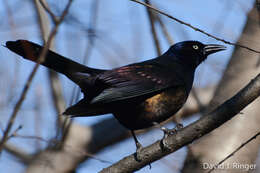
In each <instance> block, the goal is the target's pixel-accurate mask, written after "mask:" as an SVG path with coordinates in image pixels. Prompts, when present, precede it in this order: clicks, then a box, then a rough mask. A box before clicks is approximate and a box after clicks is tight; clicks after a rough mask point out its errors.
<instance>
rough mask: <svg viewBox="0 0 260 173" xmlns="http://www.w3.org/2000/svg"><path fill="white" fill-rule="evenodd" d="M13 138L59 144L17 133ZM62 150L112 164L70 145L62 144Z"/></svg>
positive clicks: (57, 141) (54, 140) (56, 141)
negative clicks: (68, 150)
mask: <svg viewBox="0 0 260 173" xmlns="http://www.w3.org/2000/svg"><path fill="white" fill-rule="evenodd" d="M13 137H17V138H22V139H33V140H39V141H41V142H44V143H47V144H53V145H57V144H59V143H61V141H59V140H56V139H53V140H47V139H44V138H43V137H40V136H31V135H19V134H17V133H16V134H14V136H13ZM63 148H65V149H70V150H71V149H72V150H71V151H73V152H77V153H80V154H82V155H84V156H87V157H90V158H92V159H95V160H98V161H100V162H103V163H109V164H112V162H110V161H107V160H104V159H100V158H98V157H96V156H95V155H93V154H90V153H87V152H86V151H83V150H77V149H75V147H73V146H72V145H68V144H63Z"/></svg>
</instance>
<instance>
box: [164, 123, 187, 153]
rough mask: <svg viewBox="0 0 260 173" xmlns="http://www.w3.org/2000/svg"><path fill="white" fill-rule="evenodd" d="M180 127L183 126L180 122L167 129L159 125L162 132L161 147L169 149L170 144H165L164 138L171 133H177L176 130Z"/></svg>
mask: <svg viewBox="0 0 260 173" xmlns="http://www.w3.org/2000/svg"><path fill="white" fill-rule="evenodd" d="M182 128H183V125H182V124H180V123H178V124H177V125H176V127H175V128H173V129H168V128H166V127H161V130H162V131H163V133H164V135H163V138H162V139H161V144H162V147H163V148H165V149H167V148H169V149H170V146H169V145H168V144H167V142H166V141H165V139H166V138H167V137H168V136H171V135H173V134H175V133H177V132H178V131H179V130H180V129H182Z"/></svg>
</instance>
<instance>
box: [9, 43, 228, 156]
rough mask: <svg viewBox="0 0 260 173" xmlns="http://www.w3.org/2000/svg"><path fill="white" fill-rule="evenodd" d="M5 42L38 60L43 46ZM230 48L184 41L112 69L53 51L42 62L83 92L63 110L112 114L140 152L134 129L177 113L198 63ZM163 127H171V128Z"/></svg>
mask: <svg viewBox="0 0 260 173" xmlns="http://www.w3.org/2000/svg"><path fill="white" fill-rule="evenodd" d="M5 46H6V47H7V48H8V49H9V50H11V51H12V52H14V53H16V54H18V55H20V56H22V57H23V58H25V59H27V60H30V61H33V62H38V61H39V55H40V54H41V51H42V50H43V47H42V46H40V45H38V44H36V43H33V42H30V41H27V40H16V41H7V42H6V45H5ZM225 49H226V47H225V46H223V45H218V44H203V43H201V42H199V41H192V40H191V41H190V40H189V41H183V42H178V43H176V44H174V45H172V46H171V47H170V48H169V49H168V50H167V51H166V52H165V53H163V54H162V55H160V56H158V57H156V58H153V59H150V60H146V61H143V62H137V63H132V64H128V65H125V66H121V67H116V68H113V69H109V70H105V69H96V68H91V67H88V66H85V65H82V64H80V63H77V62H75V61H72V60H70V59H69V58H66V57H64V56H62V55H59V54H57V53H55V52H54V51H51V50H48V51H47V53H46V57H45V59H44V60H43V61H41V62H40V64H41V65H43V66H45V67H47V68H49V69H52V70H54V71H56V72H58V73H62V74H64V75H65V76H67V77H68V78H69V79H70V80H72V81H73V82H74V83H75V84H77V85H78V86H79V87H80V88H81V91H82V93H83V94H84V96H83V98H82V99H81V100H80V101H78V102H77V103H76V104H74V105H72V106H71V107H69V108H67V109H66V110H65V112H64V113H63V114H64V115H69V116H72V117H88V116H97V115H104V114H108V113H112V114H113V115H114V117H115V118H116V119H117V120H118V121H119V122H120V123H121V124H122V125H123V126H124V127H126V128H127V129H129V130H130V131H131V133H132V135H133V138H134V141H135V144H136V149H137V151H140V149H141V148H142V145H141V144H140V142H139V141H138V140H137V138H136V135H135V132H134V131H135V130H139V129H144V128H148V127H151V126H154V125H160V123H161V122H163V121H165V120H167V119H169V118H170V117H171V116H173V115H174V114H176V112H177V111H178V110H180V108H181V107H182V106H183V105H184V103H185V102H186V100H187V98H188V96H189V93H190V91H191V88H192V85H193V81H194V73H195V70H196V68H197V67H198V66H199V65H200V64H201V63H202V62H203V61H205V60H206V59H207V57H208V55H210V54H213V53H216V52H219V51H223V50H225ZM38 63H39V62H38ZM160 127H161V126H160ZM162 130H164V132H165V133H167V132H168V131H167V130H168V129H166V128H162Z"/></svg>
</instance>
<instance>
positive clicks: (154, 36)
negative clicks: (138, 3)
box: [145, 0, 162, 56]
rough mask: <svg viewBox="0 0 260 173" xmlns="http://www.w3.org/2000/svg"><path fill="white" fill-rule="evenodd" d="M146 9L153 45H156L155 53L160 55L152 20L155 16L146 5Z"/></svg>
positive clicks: (146, 0)
mask: <svg viewBox="0 0 260 173" xmlns="http://www.w3.org/2000/svg"><path fill="white" fill-rule="evenodd" d="M145 2H146V3H147V4H150V1H149V0H145ZM146 11H147V14H148V18H149V21H150V26H151V32H152V35H153V41H154V44H155V47H156V51H157V55H158V56H160V55H161V54H162V51H161V47H160V43H159V39H158V35H157V33H156V30H155V20H154V19H155V18H154V15H153V12H152V11H151V10H150V9H149V8H148V7H147V8H146Z"/></svg>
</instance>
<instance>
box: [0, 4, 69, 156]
mask: <svg viewBox="0 0 260 173" xmlns="http://www.w3.org/2000/svg"><path fill="white" fill-rule="evenodd" d="M72 1H73V0H69V2H68V3H67V5H66V7H65V9H64V11H63V13H62V15H61V17H60V18H59V20H58V21H57V23H56V25H55V27H54V28H53V29H52V31H51V33H50V35H49V37H48V40H47V42H46V44H45V46H44V48H43V50H42V52H41V54H40V56H39V59H38V61H37V64H36V65H35V66H34V68H33V70H32V72H31V74H30V76H29V78H28V80H27V82H26V84H25V86H24V88H23V91H22V94H21V96H20V98H19V100H18V102H17V103H16V105H15V107H14V110H13V112H12V114H11V117H10V119H9V121H8V125H7V128H6V129H5V132H4V136H3V138H2V140H1V142H0V154H1V152H2V150H3V146H4V144H5V142H6V141H7V139H8V134H9V132H10V130H11V128H12V126H13V123H14V121H15V118H16V116H17V113H18V111H19V110H20V108H21V105H22V103H23V101H24V100H25V97H26V95H27V92H28V90H29V88H30V86H31V83H32V80H33V78H34V76H35V74H36V72H37V70H38V68H39V65H40V63H42V62H43V61H44V58H45V56H46V53H47V51H48V49H49V46H50V44H51V42H52V39H53V38H54V36H55V35H56V33H57V30H58V27H59V25H60V24H61V22H62V21H63V20H64V18H65V16H66V14H67V13H68V11H69V8H70V6H71V3H72Z"/></svg>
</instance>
